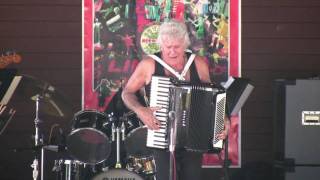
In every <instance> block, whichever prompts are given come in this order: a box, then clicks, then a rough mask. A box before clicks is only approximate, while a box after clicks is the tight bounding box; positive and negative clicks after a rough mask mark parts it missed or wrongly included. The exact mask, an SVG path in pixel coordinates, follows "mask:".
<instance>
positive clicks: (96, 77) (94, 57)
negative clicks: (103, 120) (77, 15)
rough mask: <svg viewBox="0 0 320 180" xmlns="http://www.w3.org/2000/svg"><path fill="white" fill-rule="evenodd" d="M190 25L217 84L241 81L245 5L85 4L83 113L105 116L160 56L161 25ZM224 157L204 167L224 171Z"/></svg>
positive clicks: (127, 0) (236, 143)
mask: <svg viewBox="0 0 320 180" xmlns="http://www.w3.org/2000/svg"><path fill="white" fill-rule="evenodd" d="M169 18H174V19H179V20H182V21H184V22H185V23H186V25H187V27H188V30H189V32H190V39H191V42H192V43H191V44H192V46H191V47H190V48H191V49H192V50H193V51H194V52H196V53H197V54H199V55H202V56H205V57H206V58H207V59H208V62H209V64H210V73H211V77H212V79H214V81H215V82H218V83H221V82H225V81H226V80H227V78H228V76H240V0H232V1H229V0H211V1H208V0H204V1H192V0H162V1H149V0H135V1H134V0H123V1H113V0H108V1H105V0H94V1H93V0H84V2H83V101H82V103H83V109H95V110H97V111H101V112H104V111H105V110H106V108H108V104H109V102H110V101H111V100H112V98H113V96H114V95H115V94H116V92H117V91H118V89H119V88H120V87H121V86H122V85H123V82H126V80H127V79H128V78H129V77H130V75H131V73H132V72H133V71H134V69H135V67H136V65H137V64H138V63H139V61H140V59H141V57H142V55H143V54H152V53H155V52H158V51H159V47H158V46H157V44H156V43H155V39H156V37H157V31H158V27H159V24H160V23H161V22H162V21H164V20H165V19H169ZM240 124H241V123H240V117H232V118H231V130H230V134H229V153H228V155H229V158H230V160H231V162H232V166H233V167H239V166H240V162H241V158H240V147H241V146H240V145H241V138H240V127H241V126H240ZM223 157H224V153H223V152H222V153H220V154H218V155H217V154H204V155H203V167H219V166H221V165H222V162H221V158H222V159H223Z"/></svg>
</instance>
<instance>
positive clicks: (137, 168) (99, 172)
mask: <svg viewBox="0 0 320 180" xmlns="http://www.w3.org/2000/svg"><path fill="white" fill-rule="evenodd" d="M128 114H129V115H128ZM128 114H124V115H123V116H121V117H119V118H117V117H115V116H114V114H113V113H111V114H106V113H103V112H98V111H95V110H82V111H79V112H77V113H76V114H75V115H74V118H73V120H72V125H71V132H70V133H69V134H68V136H67V140H66V150H67V152H68V154H69V155H70V156H69V157H71V158H70V159H59V160H55V162H54V168H53V170H54V171H55V172H56V174H57V176H56V177H57V180H87V179H92V180H105V179H135V180H145V179H146V180H155V179H156V178H155V173H156V165H155V160H154V157H153V156H152V155H151V153H150V154H149V152H147V151H145V150H144V149H143V148H139V145H138V144H134V141H135V142H136V143H138V142H139V143H140V141H141V140H143V137H146V136H145V135H146V134H145V133H146V129H145V128H144V127H139V126H136V125H134V124H136V122H133V121H137V120H136V119H134V117H131V116H133V114H132V113H128ZM130 114H131V115H130ZM141 133H142V134H141ZM142 136H143V137H142ZM140 137H142V139H137V138H140ZM144 142H145V141H144ZM144 146H145V145H144ZM135 149H140V152H139V151H138V150H135ZM141 151H143V152H141ZM148 154H149V155H148Z"/></svg>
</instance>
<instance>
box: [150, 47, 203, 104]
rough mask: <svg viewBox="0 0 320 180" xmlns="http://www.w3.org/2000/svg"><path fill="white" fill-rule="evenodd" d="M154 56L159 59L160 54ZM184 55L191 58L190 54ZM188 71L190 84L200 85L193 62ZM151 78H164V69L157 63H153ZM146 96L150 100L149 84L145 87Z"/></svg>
mask: <svg viewBox="0 0 320 180" xmlns="http://www.w3.org/2000/svg"><path fill="white" fill-rule="evenodd" d="M155 55H156V56H158V57H160V58H161V54H160V53H157V54H155ZM186 55H187V58H188V59H189V57H190V56H191V53H189V52H186ZM189 70H190V83H192V84H198V83H201V80H200V77H199V75H198V71H197V68H196V64H195V61H193V62H192V64H191V66H190V69H189ZM153 76H165V71H164V67H163V66H162V65H161V64H160V63H158V62H157V61H155V70H154V73H153ZM146 95H147V97H148V99H150V83H149V84H147V85H146Z"/></svg>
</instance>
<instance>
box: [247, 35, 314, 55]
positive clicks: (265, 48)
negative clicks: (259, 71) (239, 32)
mask: <svg viewBox="0 0 320 180" xmlns="http://www.w3.org/2000/svg"><path fill="white" fill-rule="evenodd" d="M242 42H243V43H242V52H243V53H261V54H275V53H277V54H320V46H319V44H320V38H318V39H317V38H309V39H306V38H301V39H300V38H296V39H292V38H250V39H248V38H247V39H244V40H243V41H242Z"/></svg>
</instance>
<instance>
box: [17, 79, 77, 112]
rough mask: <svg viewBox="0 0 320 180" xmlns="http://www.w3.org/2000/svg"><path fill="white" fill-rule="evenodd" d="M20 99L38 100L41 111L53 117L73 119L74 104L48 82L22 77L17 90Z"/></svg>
mask: <svg viewBox="0 0 320 180" xmlns="http://www.w3.org/2000/svg"><path fill="white" fill-rule="evenodd" d="M16 91H17V92H16V94H19V96H20V97H23V98H27V99H31V100H33V101H36V100H37V97H39V107H40V108H39V110H40V111H41V112H44V113H46V114H48V115H51V116H56V117H72V115H73V112H72V103H71V102H70V101H69V100H68V98H67V97H66V96H65V95H64V94H63V93H61V92H60V91H58V90H57V89H56V88H55V87H54V86H52V85H51V84H49V83H48V82H45V81H42V80H40V79H37V78H35V77H32V76H29V75H22V80H21V82H20V84H19V86H18V88H17V90H16Z"/></svg>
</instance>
